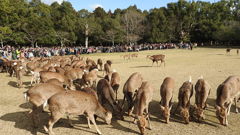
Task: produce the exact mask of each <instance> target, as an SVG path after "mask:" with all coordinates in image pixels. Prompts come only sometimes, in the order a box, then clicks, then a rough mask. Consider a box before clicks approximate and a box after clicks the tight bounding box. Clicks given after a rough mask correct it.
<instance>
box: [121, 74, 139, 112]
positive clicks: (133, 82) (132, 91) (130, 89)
mask: <svg viewBox="0 0 240 135" xmlns="http://www.w3.org/2000/svg"><path fill="white" fill-rule="evenodd" d="M142 82H143V77H142V75H141V74H140V73H139V72H135V73H133V74H132V75H131V76H130V77H129V78H128V80H127V81H126V82H125V84H124V86H123V94H124V98H123V103H122V108H123V106H124V102H125V100H126V99H127V103H128V109H127V110H128V115H129V116H130V115H131V114H132V111H133V110H132V109H133V105H134V103H133V101H134V100H135V98H136V94H137V91H138V89H139V88H140V87H141V85H142Z"/></svg>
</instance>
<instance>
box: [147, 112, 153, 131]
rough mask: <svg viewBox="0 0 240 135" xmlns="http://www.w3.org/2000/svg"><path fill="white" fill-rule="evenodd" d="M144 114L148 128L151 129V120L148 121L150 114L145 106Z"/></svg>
mask: <svg viewBox="0 0 240 135" xmlns="http://www.w3.org/2000/svg"><path fill="white" fill-rule="evenodd" d="M146 116H147V120H148V128H149V129H150V130H152V125H151V122H150V114H149V112H148V107H146Z"/></svg>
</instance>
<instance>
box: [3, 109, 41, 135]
mask: <svg viewBox="0 0 240 135" xmlns="http://www.w3.org/2000/svg"><path fill="white" fill-rule="evenodd" d="M27 114H28V111H25V112H14V113H8V114H5V115H3V116H1V117H0V119H1V120H3V121H10V122H14V127H15V128H19V129H23V130H26V131H29V132H31V134H33V135H37V130H38V129H36V128H33V126H32V125H31V124H32V121H31V119H30V118H29V117H28V116H27Z"/></svg>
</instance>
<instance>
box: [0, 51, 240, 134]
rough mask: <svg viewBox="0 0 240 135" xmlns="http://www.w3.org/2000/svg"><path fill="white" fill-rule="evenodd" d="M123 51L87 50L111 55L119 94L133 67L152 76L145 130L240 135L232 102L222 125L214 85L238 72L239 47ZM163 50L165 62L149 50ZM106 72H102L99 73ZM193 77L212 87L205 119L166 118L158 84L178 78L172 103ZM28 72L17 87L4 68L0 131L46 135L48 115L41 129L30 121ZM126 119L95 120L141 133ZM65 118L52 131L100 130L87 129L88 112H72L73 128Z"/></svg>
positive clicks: (104, 128)
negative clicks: (131, 55)
mask: <svg viewBox="0 0 240 135" xmlns="http://www.w3.org/2000/svg"><path fill="white" fill-rule="evenodd" d="M124 54H125V53H111V54H93V55H86V57H91V58H93V59H95V60H96V59H97V58H99V57H101V58H103V59H104V60H105V61H106V60H108V59H110V60H112V61H113V65H112V66H113V69H116V70H117V72H119V73H120V75H121V80H122V81H121V87H120V88H119V98H120V99H122V98H123V94H122V87H123V84H124V83H125V81H126V80H127V78H128V77H129V76H130V75H131V74H132V73H134V72H140V73H142V75H143V77H144V79H145V80H147V81H149V82H150V83H151V84H152V86H153V88H154V89H155V93H154V96H153V101H152V102H151V103H150V107H149V108H150V114H151V117H150V118H151V122H152V127H153V129H152V130H148V129H147V130H146V134H147V135H160V134H161V135H182V134H185V135H191V134H197V135H198V134H199V135H203V134H204V135H219V134H224V135H225V134H228V135H239V134H240V128H239V125H240V114H236V113H234V110H235V108H234V106H233V107H232V111H231V114H230V116H229V117H228V119H229V126H228V127H224V126H221V125H220V124H219V121H218V120H217V118H216V116H215V109H214V104H215V99H216V88H217V86H218V85H219V84H220V83H222V82H223V81H224V80H225V79H226V78H227V77H228V76H230V75H240V70H239V67H240V56H237V55H236V50H233V51H232V52H231V55H230V56H228V55H226V54H225V49H206V48H200V49H194V50H193V51H190V50H180V49H179V50H178V49H175V50H158V51H143V52H138V54H139V57H138V58H135V59H131V60H123V57H121V56H122V55H124ZM151 54H165V55H166V66H165V67H164V66H163V65H162V66H161V67H156V65H154V66H153V67H152V63H151V61H150V60H149V59H146V56H147V55H151ZM99 75H102V72H99ZM190 75H191V76H192V80H193V83H194V84H195V82H196V81H197V79H198V78H199V77H200V76H201V75H202V76H203V77H204V79H206V80H207V81H208V82H209V84H210V85H211V87H212V91H211V94H210V97H209V99H208V104H209V107H208V108H207V110H206V111H205V114H206V120H205V121H204V122H203V123H197V122H194V121H191V122H190V124H188V125H185V124H184V123H183V121H182V119H181V117H179V116H178V115H176V116H171V120H170V123H169V124H165V123H164V122H163V119H162V116H161V113H160V107H159V101H160V93H159V91H160V85H161V83H162V81H163V79H164V78H165V77H167V76H170V77H173V78H174V79H175V81H176V87H175V91H174V99H173V101H174V106H173V109H175V107H176V104H177V94H178V89H179V88H180V86H181V85H182V83H183V82H184V81H187V80H188V79H189V76H190ZM29 82H30V76H24V86H25V88H22V89H18V88H17V87H16V78H11V77H9V75H8V74H6V73H0V134H1V135H30V134H35V135H43V134H46V133H45V131H44V130H43V125H45V124H46V123H47V121H48V117H49V114H47V113H42V114H41V125H40V127H39V128H38V129H34V128H33V127H32V122H31V120H30V118H29V117H28V115H27V112H28V111H29V107H28V104H26V103H25V101H24V98H23V92H24V91H26V90H27V89H28V88H29ZM193 103H194V96H193V97H192V99H191V104H192V105H193ZM124 118H125V120H124V121H120V120H116V119H113V120H112V124H111V125H106V124H105V123H104V122H103V121H102V120H100V119H98V120H97V125H98V126H99V128H100V130H101V132H102V133H103V134H107V135H110V134H111V135H112V134H116V135H119V134H121V135H130V134H139V130H138V128H137V126H136V125H134V124H133V123H132V118H130V117H127V116H124ZM67 123H68V122H67V120H66V117H65V118H62V119H61V120H60V121H59V122H58V123H56V124H55V126H54V128H53V131H54V132H55V133H56V134H57V135H66V134H69V135H70V134H71V135H79V134H80V135H90V134H96V130H95V128H94V127H92V129H88V126H87V121H86V118H85V117H81V116H80V117H78V116H75V117H73V124H74V125H75V127H74V128H70V127H69V126H68V124H67Z"/></svg>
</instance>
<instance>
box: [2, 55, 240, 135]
mask: <svg viewBox="0 0 240 135" xmlns="http://www.w3.org/2000/svg"><path fill="white" fill-rule="evenodd" d="M137 56H138V55H133V56H132V57H137ZM129 57H130V55H129ZM147 58H149V59H150V60H152V62H153V63H152V64H154V62H156V63H157V65H158V62H159V61H160V62H161V63H164V65H165V55H162V54H160V55H151V56H150V55H149V56H147ZM112 64H113V63H112V61H111V60H107V61H106V63H105V64H104V62H103V60H102V59H100V58H99V59H98V60H97V62H95V61H94V60H92V59H90V58H87V59H85V58H84V57H80V56H54V57H51V58H32V59H30V60H26V59H19V60H17V61H9V60H7V59H3V64H2V65H1V66H2V68H3V69H5V71H7V72H8V73H9V74H10V76H14V75H15V76H16V78H17V84H18V87H23V83H22V76H23V74H24V73H25V74H31V76H32V79H31V85H32V87H30V88H29V90H27V91H26V92H24V97H25V99H26V101H27V102H29V103H31V104H32V110H31V111H30V112H29V114H30V116H31V119H32V121H33V125H34V126H35V127H37V126H38V125H39V122H40V120H41V119H40V118H39V114H40V113H41V112H43V111H45V112H46V111H50V113H51V116H50V118H49V120H48V124H47V125H46V126H44V129H45V131H46V132H47V133H48V134H54V132H53V129H52V128H53V126H54V124H55V123H56V122H57V121H58V120H59V119H60V118H62V117H63V116H64V115H67V118H68V121H69V124H70V125H71V126H73V125H72V122H71V116H72V115H84V116H86V118H87V122H88V127H89V128H91V123H92V124H93V125H94V127H95V129H96V131H97V133H98V134H102V133H101V131H100V129H99V128H98V126H97V124H96V119H97V118H100V119H102V120H104V121H105V122H106V123H107V124H111V120H112V117H115V118H116V119H119V120H124V117H127V116H126V115H125V112H127V115H128V116H129V117H132V118H133V123H134V124H136V125H137V127H138V128H139V130H140V133H141V134H144V133H145V129H146V128H148V129H152V126H151V122H150V113H149V110H150V108H149V104H150V103H151V101H152V98H153V94H154V91H156V90H155V89H154V88H153V87H152V85H151V83H150V82H149V81H146V80H145V79H144V77H143V75H142V74H141V73H139V72H135V73H133V74H131V75H130V77H129V78H128V79H127V80H126V82H125V84H124V85H123V91H122V92H123V95H124V97H123V100H122V101H121V102H120V100H119V98H118V89H119V87H120V83H121V81H122V80H121V78H120V73H118V72H116V70H113V69H112ZM99 71H102V73H103V77H102V76H100V75H99ZM97 80H98V81H97ZM194 89H195V92H194ZM210 92H211V87H210V85H209V84H208V82H207V81H206V80H204V79H203V77H200V78H199V79H198V80H197V82H196V84H195V85H194V84H193V83H192V79H191V77H190V78H189V80H188V81H185V82H183V84H182V86H181V87H180V88H179V91H178V104H177V107H176V108H175V109H174V111H172V106H173V102H172V100H173V95H174V93H176V90H175V80H174V78H172V77H166V78H165V79H164V80H163V82H162V84H161V86H160V97H161V98H160V102H159V108H160V110H161V112H160V113H161V114H162V117H163V119H164V120H165V122H166V123H169V122H170V117H171V116H172V115H175V114H176V113H177V112H178V111H179V112H178V113H179V114H180V116H181V117H182V120H183V121H184V123H186V124H188V123H189V122H190V118H191V116H195V118H196V119H197V121H199V122H201V121H203V120H204V119H205V115H204V111H205V109H206V108H207V107H208V105H207V99H208V96H209V95H210ZM194 93H195V104H194V107H193V108H194V111H193V112H194V113H192V114H191V111H190V108H191V103H190V99H191V97H192V96H193V95H194ZM216 95H217V98H216V105H215V108H216V117H217V118H218V120H219V121H220V124H222V125H225V126H227V125H228V120H227V116H228V115H229V114H230V108H231V105H232V103H233V102H235V106H236V112H238V109H237V105H236V104H237V101H238V99H239V96H240V76H230V77H228V78H227V79H226V80H225V81H224V82H223V83H222V84H220V85H219V86H218V88H217V94H216ZM125 101H126V102H127V103H125Z"/></svg>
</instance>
